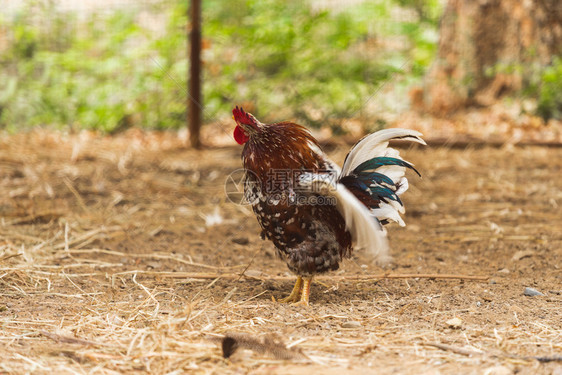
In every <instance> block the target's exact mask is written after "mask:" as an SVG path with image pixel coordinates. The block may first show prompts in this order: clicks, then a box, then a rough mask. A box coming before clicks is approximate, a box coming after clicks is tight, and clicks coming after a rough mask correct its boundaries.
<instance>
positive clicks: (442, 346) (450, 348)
mask: <svg viewBox="0 0 562 375" xmlns="http://www.w3.org/2000/svg"><path fill="white" fill-rule="evenodd" d="M423 345H426V346H433V347H435V348H438V349H441V350H445V351H449V352H453V353H456V354H461V355H465V356H468V357H471V356H476V355H482V356H487V357H504V358H511V359H520V360H524V361H533V360H535V361H539V362H542V363H547V362H562V356H546V357H545V356H521V355H517V354H511V353H504V352H501V351H493V352H485V351H476V350H471V349H465V348H459V347H457V346H452V345H447V344H441V343H438V342H425V343H423Z"/></svg>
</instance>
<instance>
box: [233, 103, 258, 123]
mask: <svg viewBox="0 0 562 375" xmlns="http://www.w3.org/2000/svg"><path fill="white" fill-rule="evenodd" d="M232 115H233V116H234V120H235V121H236V122H239V123H242V124H246V125H253V124H255V121H256V120H255V119H254V118H253V117H254V116H252V115H251V114H249V113H246V112H244V108H242V107H240V108H238V106H236V108H234V109H233V110H232Z"/></svg>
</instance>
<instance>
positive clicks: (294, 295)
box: [279, 276, 302, 303]
mask: <svg viewBox="0 0 562 375" xmlns="http://www.w3.org/2000/svg"><path fill="white" fill-rule="evenodd" d="M301 288H302V277H300V276H298V277H297V281H296V282H295V286H294V287H293V291H292V292H291V294H289V296H287V297H285V298H282V299H280V300H279V302H282V303H291V302H298V301H299V299H300V297H301Z"/></svg>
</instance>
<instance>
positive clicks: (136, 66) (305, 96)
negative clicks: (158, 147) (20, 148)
mask: <svg viewBox="0 0 562 375" xmlns="http://www.w3.org/2000/svg"><path fill="white" fill-rule="evenodd" d="M187 4H188V2H187V1H185V0H162V2H161V3H159V4H157V5H155V6H154V9H152V12H153V13H154V14H158V15H162V17H163V19H165V20H166V26H165V32H163V33H155V32H153V31H151V30H148V29H147V28H146V27H143V26H141V25H140V24H139V23H138V17H137V14H138V9H137V10H135V9H132V10H129V11H113V12H110V13H105V14H101V13H100V14H92V15H91V16H89V17H88V18H87V20H83V19H78V18H77V17H75V16H74V15H72V14H68V13H64V14H63V13H59V12H58V11H57V10H56V8H55V7H54V6H53V2H51V1H49V0H45V1H37V0H28V3H27V6H26V7H25V8H24V9H22V11H21V12H20V13H18V14H17V15H16V16H15V17H14V18H13V19H11V20H8V21H4V22H5V25H6V28H7V29H9V30H11V36H12V39H13V43H12V44H11V45H10V47H9V48H8V49H7V50H4V51H0V65H1V66H2V67H3V69H1V70H0V82H3V83H5V84H3V85H2V86H0V127H1V126H3V127H10V128H12V129H18V128H21V127H24V126H25V127H29V126H36V125H45V124H46V125H54V126H70V127H77V128H94V129H101V130H104V131H108V132H112V131H118V130H120V129H123V128H124V127H127V126H131V125H135V126H143V127H149V128H170V127H180V126H183V124H184V118H185V103H186V101H187V93H186V91H185V89H184V88H185V87H186V76H187V66H188V61H187V53H186V45H187V41H186V28H185V25H186V24H187V23H188V20H187V18H186V15H187V8H186V7H187ZM438 4H439V2H438V1H437V0H434V1H430V2H420V1H417V0H395V1H385V0H379V1H370V2H365V3H364V4H361V5H358V6H353V7H349V9H345V10H343V9H342V10H338V11H337V12H336V11H332V12H328V11H315V10H312V8H311V7H310V6H309V4H308V3H306V2H301V1H296V0H290V1H281V0H235V1H222V0H206V1H204V2H203V6H204V9H203V17H204V21H203V33H204V35H203V37H204V45H207V46H208V47H207V48H205V49H204V51H203V61H204V101H205V108H204V113H205V119H206V120H207V121H210V120H213V119H214V118H217V117H224V116H225V114H227V113H228V112H229V111H230V109H231V108H232V106H233V105H235V104H241V103H245V102H251V103H253V104H254V105H255V107H256V109H257V113H256V114H257V115H258V116H260V117H264V116H265V115H271V118H270V119H279V118H282V117H294V116H296V117H299V118H302V119H305V120H307V121H308V122H309V123H311V124H318V125H320V124H321V123H325V121H326V119H328V118H344V117H349V116H354V115H356V114H357V112H358V111H359V110H361V108H362V106H363V104H364V102H365V100H366V99H367V98H369V97H370V96H372V95H373V94H374V93H376V91H377V90H378V88H379V87H380V86H381V84H382V83H383V82H384V81H386V80H388V79H390V78H391V77H393V76H394V75H395V74H409V75H411V76H416V77H419V76H421V75H422V74H423V73H424V71H425V68H426V67H427V66H428V65H429V63H430V61H431V59H432V57H433V55H434V50H435V43H436V40H437V38H436V19H437V18H436V17H437V16H435V14H437V13H439V7H438ZM401 6H402V7H403V8H401ZM31 7H34V8H33V11H31ZM37 7H39V8H37ZM139 9H140V8H139ZM396 9H399V10H400V9H401V10H402V11H405V12H407V11H409V10H411V9H414V10H415V12H414V13H417V14H419V17H418V18H415V17H414V18H412V17H406V20H404V21H392V17H390V15H391V12H392V11H393V10H396ZM410 13H411V12H410ZM32 14H33V16H32ZM38 20H39V21H38ZM0 27H2V25H0ZM389 37H391V38H396V37H398V38H400V48H387V47H385V46H384V43H383V41H384V40H385V39H386V38H389ZM266 119H267V117H266Z"/></svg>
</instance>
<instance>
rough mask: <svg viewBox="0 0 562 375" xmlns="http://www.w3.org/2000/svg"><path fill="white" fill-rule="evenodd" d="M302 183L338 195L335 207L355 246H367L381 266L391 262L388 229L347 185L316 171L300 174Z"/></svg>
mask: <svg viewBox="0 0 562 375" xmlns="http://www.w3.org/2000/svg"><path fill="white" fill-rule="evenodd" d="M300 185H301V187H307V188H310V190H311V192H314V193H317V194H322V195H325V196H333V197H335V198H336V200H337V205H336V208H337V209H338V211H339V212H340V213H341V215H342V216H343V218H344V220H345V226H346V229H347V230H348V231H349V232H350V233H351V238H352V240H353V243H354V246H355V247H356V248H365V249H367V251H368V252H369V254H370V255H371V257H372V258H373V260H375V261H376V262H377V263H378V264H380V265H384V264H386V263H388V262H389V261H390V255H389V254H388V250H389V247H388V241H387V239H386V232H385V231H384V229H383V228H382V226H381V225H380V224H379V223H378V222H377V221H376V220H375V218H373V216H371V213H370V212H369V209H368V208H367V207H365V205H364V204H363V203H361V202H360V201H359V200H358V199H357V198H356V197H355V195H353V193H351V192H350V191H349V190H347V188H346V187H345V186H344V185H342V184H340V183H334V182H333V176H332V175H328V174H313V173H306V174H303V175H301V177H300Z"/></svg>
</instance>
